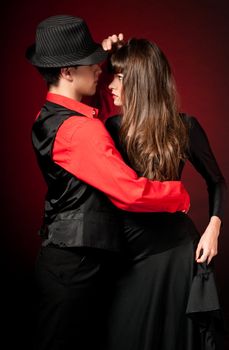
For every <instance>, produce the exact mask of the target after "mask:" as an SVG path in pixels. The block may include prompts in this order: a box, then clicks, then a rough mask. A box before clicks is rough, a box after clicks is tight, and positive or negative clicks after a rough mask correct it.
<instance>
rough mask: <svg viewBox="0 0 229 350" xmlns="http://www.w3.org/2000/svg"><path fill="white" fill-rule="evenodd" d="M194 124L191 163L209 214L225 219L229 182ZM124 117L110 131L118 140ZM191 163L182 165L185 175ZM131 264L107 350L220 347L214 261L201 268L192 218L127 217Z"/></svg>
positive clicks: (121, 278) (116, 296)
mask: <svg viewBox="0 0 229 350" xmlns="http://www.w3.org/2000/svg"><path fill="white" fill-rule="evenodd" d="M181 117H182V119H183V120H184V122H185V123H188V126H189V139H190V145H189V152H188V154H189V155H188V159H189V161H190V162H191V163H192V164H193V165H194V167H195V168H196V169H197V171H198V172H199V173H200V174H201V175H202V176H203V178H204V179H205V180H206V183H207V187H208V192H209V211H210V216H212V215H217V216H219V217H220V218H222V215H223V207H224V202H225V196H226V194H225V191H226V185H225V181H224V178H223V176H222V174H221V172H220V170H219V167H218V165H217V162H216V160H215V158H214V155H213V153H212V151H211V148H210V146H209V143H208V140H207V137H206V134H205V132H204V130H203V129H202V127H201V126H200V124H199V123H198V121H197V120H196V118H194V117H189V116H187V115H185V114H182V115H181ZM120 122H121V117H120V116H115V117H112V118H109V119H108V121H107V123H106V126H107V129H108V131H109V132H110V134H111V136H112V137H113V139H114V141H115V143H116V146H117V148H119V150H120V152H121V153H122V155H123V157H124V158H125V160H126V161H127V162H128V159H127V158H126V155H125V152H124V151H123V150H122V148H121V145H120V143H119V129H120ZM183 166H184V164H181V166H180V175H181V173H182V169H183ZM121 216H122V220H123V224H124V237H125V247H124V252H125V254H124V256H125V258H124V260H123V264H122V266H121V268H120V270H119V271H118V273H117V278H116V282H115V286H114V288H113V299H112V304H111V308H110V310H109V317H108V324H107V343H106V346H105V349H106V350H200V349H201V350H203V349H204V350H215V349H222V348H223V347H222V346H223V345H222V344H221V338H220V337H219V335H220V331H221V327H222V317H221V311H220V305H219V302H218V296H217V290H216V286H215V281H214V275H213V271H212V264H210V265H207V264H206V263H205V264H197V263H196V262H195V250H196V247H197V244H198V241H199V238H200V235H199V232H198V231H197V229H196V227H195V225H194V223H193V222H192V220H191V219H190V218H189V216H188V215H186V214H184V213H181V212H177V213H174V214H171V213H130V212H121Z"/></svg>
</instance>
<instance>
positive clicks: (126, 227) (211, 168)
mask: <svg viewBox="0 0 229 350" xmlns="http://www.w3.org/2000/svg"><path fill="white" fill-rule="evenodd" d="M26 57H27V59H28V60H29V61H30V62H31V63H32V64H33V65H34V66H35V67H36V68H37V69H38V71H39V73H40V74H41V75H42V77H43V78H44V80H45V81H46V83H47V87H48V93H47V97H46V101H45V104H44V105H43V106H42V108H41V110H40V112H39V114H38V116H37V118H36V119H35V121H34V124H33V128H32V142H33V147H34V150H35V153H36V156H37V160H38V164H39V166H40V169H41V172H42V174H43V176H44V179H45V181H46V184H47V188H48V190H47V194H46V198H45V208H44V219H43V223H42V225H41V229H40V235H41V238H42V246H41V249H40V251H39V255H38V258H37V263H36V278H37V286H38V290H39V302H38V317H37V329H36V336H35V349H39V350H46V349H47V350H57V349H58V350H60V349H64V350H68V349H75V350H77V349H79V350H87V349H99V350H199V349H208V350H213V349H219V348H220V346H221V345H220V341H219V337H218V333H220V332H217V331H218V330H219V331H220V325H221V323H220V322H221V317H220V306H219V302H218V298H217V291H216V287H215V282H214V276H213V271H212V264H211V263H210V262H211V260H212V258H213V257H214V256H215V255H216V254H217V242H218V236H219V233H220V225H221V220H222V215H223V207H224V202H225V188H226V186H225V181H224V178H223V175H222V173H221V171H220V169H219V167H218V165H217V162H216V160H215V157H214V155H213V153H212V150H211V148H210V145H209V142H208V139H207V136H206V134H205V132H204V130H203V128H202V127H201V125H200V124H199V122H198V121H197V119H196V118H195V117H192V116H188V115H187V114H185V113H180V112H179V110H178V105H177V96H176V88H175V83H174V79H173V76H172V73H171V69H170V66H169V63H168V61H167V59H166V57H165V55H164V54H163V52H162V51H161V49H160V48H159V47H158V46H157V45H156V44H155V43H153V42H150V41H149V40H146V39H134V38H133V39H130V40H128V41H126V42H125V40H124V38H123V35H122V34H119V35H112V36H109V37H108V38H106V39H104V41H103V42H102V45H100V44H97V43H96V42H94V40H93V38H92V36H91V34H90V31H89V29H88V27H87V25H86V23H85V21H84V20H83V19H81V18H78V17H73V16H67V15H59V16H53V17H49V18H47V19H45V20H44V21H42V22H41V23H40V24H39V25H38V27H37V32H36V43H35V44H33V45H32V46H30V47H29V48H28V49H27V51H26ZM111 77H112V79H110V78H111ZM108 89H109V90H108ZM93 95H94V97H93V99H94V100H93V101H94V103H91V104H90V105H88V104H86V103H85V101H86V100H85V99H91V101H92V96H93ZM98 106H100V107H101V109H100V111H99V110H98V109H97V108H96V107H98ZM104 111H109V118H108V114H105V115H104V114H103V113H102V112H104ZM112 112H113V113H112ZM112 114H114V115H113V116H112ZM187 160H189V161H190V162H191V163H192V164H193V166H194V167H195V168H196V170H197V171H198V172H199V173H200V174H201V176H202V177H203V178H204V180H205V181H206V183H207V186H208V193H209V212H210V217H209V223H208V226H207V228H206V230H205V232H204V233H203V234H202V235H200V234H199V232H198V231H197V229H196V227H195V225H194V224H193V222H192V220H191V219H190V217H189V216H188V214H187V212H188V209H189V206H190V202H189V195H188V193H187V192H186V190H185V188H184V187H183V185H182V183H181V182H180V178H181V174H182V170H183V167H184V165H185V162H186V161H187ZM206 276H207V277H206ZM217 327H218V328H217Z"/></svg>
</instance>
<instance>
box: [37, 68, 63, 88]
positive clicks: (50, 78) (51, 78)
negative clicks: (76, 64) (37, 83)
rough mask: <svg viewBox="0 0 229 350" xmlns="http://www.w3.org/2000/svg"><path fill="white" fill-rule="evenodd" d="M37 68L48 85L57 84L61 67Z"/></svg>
mask: <svg viewBox="0 0 229 350" xmlns="http://www.w3.org/2000/svg"><path fill="white" fill-rule="evenodd" d="M37 70H38V72H39V73H40V74H41V75H42V77H43V78H44V80H45V81H46V83H47V85H48V86H50V85H57V84H58V81H59V78H60V70H61V68H43V67H37Z"/></svg>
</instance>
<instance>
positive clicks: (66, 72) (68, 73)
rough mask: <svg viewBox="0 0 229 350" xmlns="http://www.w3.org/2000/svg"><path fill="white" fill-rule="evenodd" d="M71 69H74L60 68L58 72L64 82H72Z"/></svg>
mask: <svg viewBox="0 0 229 350" xmlns="http://www.w3.org/2000/svg"><path fill="white" fill-rule="evenodd" d="M73 69H74V68H73V67H64V68H61V70H60V75H61V77H62V78H64V79H66V80H69V81H72V80H73V75H72V70H73Z"/></svg>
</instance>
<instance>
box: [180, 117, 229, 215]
mask: <svg viewBox="0 0 229 350" xmlns="http://www.w3.org/2000/svg"><path fill="white" fill-rule="evenodd" d="M185 117H186V118H185V119H186V120H187V118H188V124H189V150H188V159H189V161H190V162H191V163H192V165H193V166H194V167H195V169H196V170H197V171H198V172H199V173H200V174H201V176H202V177H203V178H204V180H205V182H206V184H207V190H208V198H209V216H210V217H211V216H213V215H216V216H218V217H219V218H220V219H221V220H222V218H223V213H224V209H225V204H226V192H227V187H226V182H225V179H224V177H223V175H222V173H221V170H220V168H219V166H218V164H217V161H216V159H215V156H214V154H213V152H212V149H211V147H210V144H209V141H208V137H207V135H206V133H205V131H204V129H203V128H202V126H201V125H200V123H199V122H198V120H197V119H196V118H195V117H193V116H187V115H186V116H185Z"/></svg>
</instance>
